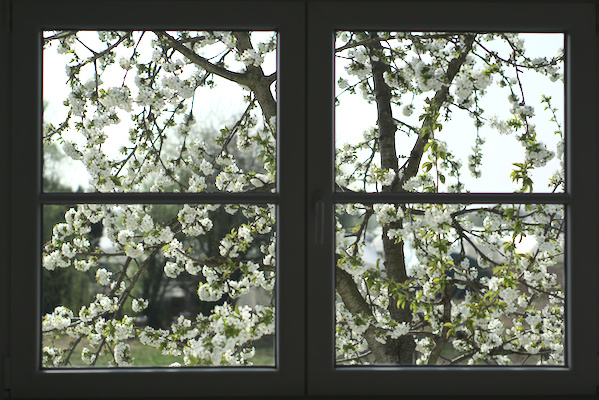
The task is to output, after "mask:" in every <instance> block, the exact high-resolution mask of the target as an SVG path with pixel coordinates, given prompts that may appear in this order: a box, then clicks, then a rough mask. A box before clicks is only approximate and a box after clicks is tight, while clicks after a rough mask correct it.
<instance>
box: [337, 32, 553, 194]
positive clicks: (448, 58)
mask: <svg viewBox="0 0 599 400" xmlns="http://www.w3.org/2000/svg"><path fill="white" fill-rule="evenodd" d="M563 48H564V35H563V34H562V33H544V34H528V33H527V34H515V33H451V32H364V31H353V32H345V31H339V32H337V39H336V50H335V72H336V76H335V79H336V83H337V85H336V99H335V100H336V103H335V104H336V107H335V135H336V156H337V163H336V181H337V184H338V190H342V191H348V190H351V191H367V192H385V191H386V192H389V191H396V192H397V191H410V192H466V191H470V192H516V191H523V192H529V191H530V192H549V193H551V192H563V191H564V79H563V74H564V55H563V54H564V52H563V51H564V50H563Z"/></svg>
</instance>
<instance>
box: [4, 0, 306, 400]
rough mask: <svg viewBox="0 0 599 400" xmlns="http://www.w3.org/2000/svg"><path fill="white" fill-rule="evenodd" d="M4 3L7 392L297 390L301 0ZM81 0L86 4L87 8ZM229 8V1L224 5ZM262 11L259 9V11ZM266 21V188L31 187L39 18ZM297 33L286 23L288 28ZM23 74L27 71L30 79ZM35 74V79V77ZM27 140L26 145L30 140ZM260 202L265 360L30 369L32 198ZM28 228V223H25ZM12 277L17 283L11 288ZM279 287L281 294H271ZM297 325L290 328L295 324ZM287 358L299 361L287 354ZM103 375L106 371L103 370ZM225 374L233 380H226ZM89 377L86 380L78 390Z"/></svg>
mask: <svg viewBox="0 0 599 400" xmlns="http://www.w3.org/2000/svg"><path fill="white" fill-rule="evenodd" d="M90 3H91V4H85V5H82V3H81V2H79V1H72V0H63V1H56V2H46V1H42V0H26V1H19V2H14V3H13V21H14V22H13V27H14V30H13V44H12V46H13V52H12V71H13V76H12V82H13V86H12V93H13V94H14V96H13V98H12V113H13V114H12V118H13V120H14V121H19V123H18V125H19V126H18V128H16V127H15V129H14V130H13V136H12V143H13V144H14V146H13V149H12V165H11V167H12V170H13V171H19V173H18V174H15V176H13V177H12V181H11V182H10V184H11V185H12V186H11V187H12V189H13V191H12V210H11V211H12V217H11V229H12V230H11V238H12V244H11V249H10V251H11V254H14V255H15V257H13V258H12V275H11V278H10V281H11V287H12V288H13V290H12V292H11V305H10V307H11V309H10V334H11V338H12V339H11V343H10V344H11V353H12V357H11V361H10V363H11V366H10V368H11V371H10V373H11V382H10V391H11V395H12V396H15V397H19V396H23V397H44V396H48V395H49V394H50V395H51V396H52V397H59V398H68V397H78V398H80V397H81V396H82V395H85V394H93V395H94V396H101V397H110V396H119V397H123V396H124V397H129V396H131V397H136V396H137V397H145V398H147V397H153V396H162V397H169V396H172V395H173V394H176V395H182V396H213V395H229V396H232V395H254V396H256V395H281V394H283V393H284V394H288V395H299V394H302V393H303V391H304V363H303V361H302V360H303V354H304V343H305V338H304V329H303V328H301V327H302V326H303V325H304V324H305V322H304V319H303V315H304V307H305V306H304V304H305V302H304V300H303V296H304V274H303V266H304V264H305V261H304V254H305V250H304V240H303V235H297V230H296V229H294V227H296V226H300V227H301V226H303V224H304V212H303V210H304V209H305V206H304V200H303V195H302V194H303V191H304V188H303V186H302V185H298V184H297V181H298V180H299V181H300V182H302V181H303V180H304V172H303V171H304V163H305V161H304V157H303V154H304V151H305V141H304V140H303V135H304V131H305V128H304V120H305V117H304V90H303V87H304V86H303V84H304V66H303V65H301V64H299V65H298V64H297V63H296V54H297V53H299V54H303V53H304V46H305V43H304V42H305V39H304V35H303V30H304V6H303V4H301V3H299V2H290V3H285V4H284V5H283V4H277V3H275V2H243V1H226V2H188V1H169V2H160V1H154V2H143V3H140V2H137V1H126V0H125V1H119V2H112V1H94V2H90ZM90 5H93V8H91V9H88V8H89V7H85V6H90ZM231 10H235V12H232V11H231ZM265 10H267V11H268V12H266V11H265ZM57 28H58V29H60V28H69V29H88V30H109V29H112V30H118V29H123V30H136V29H144V30H149V29H173V28H175V29H179V30H181V29H190V30H193V29H214V30H217V29H219V30H235V29H238V30H276V31H277V32H278V36H279V48H278V51H277V53H278V55H277V57H278V64H279V68H278V71H279V72H278V82H277V90H278V99H279V104H280V103H283V104H286V106H284V107H281V106H280V105H279V109H278V117H277V118H278V132H279V133H278V136H279V137H278V139H277V157H278V166H277V168H278V171H277V174H278V179H277V191H276V193H232V194H225V193H112V194H108V193H42V192H41V166H40V163H41V160H42V156H41V141H40V137H41V134H40V130H41V126H42V124H41V71H40V65H41V37H42V36H41V35H42V32H43V31H44V30H47V29H57ZM298 32H299V33H300V34H297V33H298ZM32 77H33V79H32ZM35 77H37V78H35ZM31 144H34V145H31ZM85 202H89V203H109V204H114V203H170V204H172V203H178V204H183V203H198V204H199V203H238V204H239V203H253V204H256V203H260V204H265V203H271V204H276V205H277V213H278V215H277V247H278V248H277V254H278V257H277V269H278V271H277V299H276V305H277V310H276V329H275V332H276V333H275V334H276V346H277V347H276V355H275V357H276V367H275V368H272V367H249V368H243V367H239V368H237V367H235V368H226V367H225V368H218V367H215V368H185V369H181V370H177V372H176V373H173V372H174V371H173V369H172V368H171V369H169V368H130V369H119V370H115V369H113V370H110V371H109V372H108V371H107V370H106V369H104V368H96V369H86V370H80V369H59V370H55V369H44V370H42V369H41V368H40V364H41V357H40V351H41V346H40V345H39V343H41V332H40V330H41V329H40V313H39V310H40V295H41V292H40V279H41V271H40V269H41V268H40V265H41V264H40V255H41V246H42V244H41V233H40V230H41V226H40V221H41V219H40V215H41V206H42V205H43V204H67V203H68V204H73V203H85ZM32 227H33V228H32ZM14 288H19V289H18V290H15V289H14ZM281 293H285V295H284V296H281ZM298 327H299V329H298ZM297 360H299V362H298V361H297ZM107 374H109V375H107ZM232 382H235V384H231V383H232ZM90 388H93V389H92V390H93V391H90Z"/></svg>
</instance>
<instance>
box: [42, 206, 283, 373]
mask: <svg viewBox="0 0 599 400" xmlns="http://www.w3.org/2000/svg"><path fill="white" fill-rule="evenodd" d="M275 212H276V208H275V206H273V205H270V206H252V205H204V204H186V205H139V204H136V205H96V204H79V205H76V206H73V207H69V206H62V205H46V206H44V208H43V234H44V241H45V246H44V249H43V254H42V265H43V271H42V322H41V329H42V338H43V340H42V341H43V343H42V347H43V348H42V360H41V362H42V365H43V366H44V367H47V368H54V367H85V366H88V367H105V366H119V367H126V366H133V367H138V366H162V367H168V366H209V365H211V366H240V365H245V366H248V365H261V366H274V364H275V361H274V360H275V359H274V335H275V332H274V330H275V316H274V313H275V308H274V307H275V305H274V294H273V291H274V287H275V266H276V263H275V257H276V256H275V248H276V242H275V240H276V233H275Z"/></svg>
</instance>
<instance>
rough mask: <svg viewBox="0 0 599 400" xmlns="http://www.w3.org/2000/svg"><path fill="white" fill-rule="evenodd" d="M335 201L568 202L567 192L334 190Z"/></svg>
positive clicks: (365, 202)
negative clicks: (362, 191)
mask: <svg viewBox="0 0 599 400" xmlns="http://www.w3.org/2000/svg"><path fill="white" fill-rule="evenodd" d="M333 201H334V202H335V203H363V204H375V203H460V204H474V203H477V204H496V203H519V204H541V203H545V204H568V203H569V202H570V195H569V194H567V193H357V192H352V193H349V192H344V193H339V192H336V193H334V194H333Z"/></svg>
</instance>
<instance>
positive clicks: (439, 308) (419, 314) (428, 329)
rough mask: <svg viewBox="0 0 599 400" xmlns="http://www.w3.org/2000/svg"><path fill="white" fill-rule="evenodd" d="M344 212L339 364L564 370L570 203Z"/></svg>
mask: <svg viewBox="0 0 599 400" xmlns="http://www.w3.org/2000/svg"><path fill="white" fill-rule="evenodd" d="M336 216H337V240H336V254H337V256H336V259H337V266H336V289H337V290H336V299H337V300H336V318H337V320H336V351H337V365H362V364H377V365H378V364H394V365H397V364H404V365H405V364H408V365H473V366H476V365H514V366H518V365H526V366H529V365H564V359H565V353H564V352H565V349H564V330H565V327H564V303H565V298H564V297H565V295H564V290H565V289H564V288H565V286H564V242H565V233H564V229H565V226H566V222H565V220H564V206H562V205H547V204H545V205H541V204H535V205H523V204H499V205H489V204H486V205H463V204H451V205H450V204H375V205H363V204H348V205H337V212H336Z"/></svg>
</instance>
